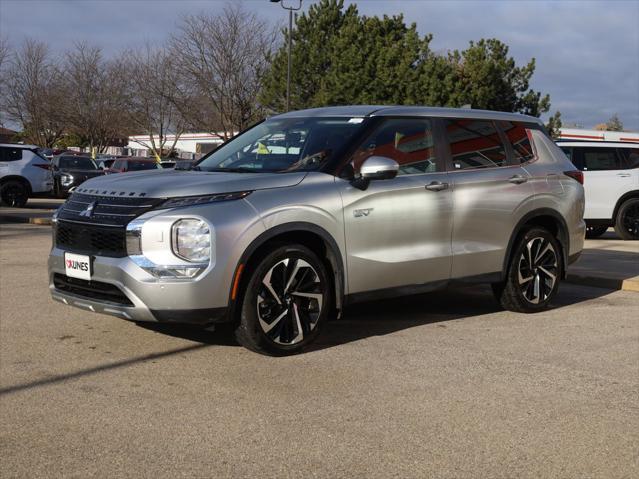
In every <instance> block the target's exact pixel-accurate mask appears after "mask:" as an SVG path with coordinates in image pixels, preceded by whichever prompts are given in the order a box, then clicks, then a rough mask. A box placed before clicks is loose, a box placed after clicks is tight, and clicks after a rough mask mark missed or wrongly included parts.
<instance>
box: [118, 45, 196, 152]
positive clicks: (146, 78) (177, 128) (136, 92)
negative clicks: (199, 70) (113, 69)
mask: <svg viewBox="0 0 639 479" xmlns="http://www.w3.org/2000/svg"><path fill="white" fill-rule="evenodd" d="M123 62H124V63H126V65H127V68H126V70H127V77H128V79H129V85H128V86H129V89H128V97H127V105H128V109H127V111H128V114H129V119H130V124H131V128H132V129H135V131H136V132H137V133H141V134H145V135H148V136H149V141H138V143H140V145H142V146H144V147H145V148H148V149H149V150H151V151H152V153H153V155H154V156H155V157H156V159H157V160H158V161H159V159H160V158H161V157H162V155H163V152H164V151H166V150H169V151H173V150H174V149H175V145H176V143H177V141H178V139H179V137H180V135H181V134H182V133H183V132H184V120H183V118H182V115H181V114H180V111H179V110H178V108H177V107H176V104H175V102H174V101H173V89H174V85H175V83H176V78H175V75H176V70H175V63H174V61H173V58H172V56H171V55H170V54H169V52H168V51H166V50H165V49H153V48H152V47H151V46H150V45H146V47H145V49H144V50H142V51H138V52H126V53H125V54H124V56H123ZM169 135H171V136H173V138H172V140H171V141H170V142H169V140H168V137H169Z"/></svg>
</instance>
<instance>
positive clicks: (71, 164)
mask: <svg viewBox="0 0 639 479" xmlns="http://www.w3.org/2000/svg"><path fill="white" fill-rule="evenodd" d="M58 166H59V167H60V168H63V169H68V170H97V169H98V167H97V166H96V164H95V163H94V162H93V160H92V159H91V158H86V157H82V156H62V157H60V160H59V163H58Z"/></svg>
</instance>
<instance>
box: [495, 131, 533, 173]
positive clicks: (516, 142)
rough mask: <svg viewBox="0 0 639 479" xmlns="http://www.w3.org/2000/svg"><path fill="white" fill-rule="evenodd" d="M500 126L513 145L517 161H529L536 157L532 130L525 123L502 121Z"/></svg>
mask: <svg viewBox="0 0 639 479" xmlns="http://www.w3.org/2000/svg"><path fill="white" fill-rule="evenodd" d="M499 126H501V129H502V131H503V132H504V134H505V135H506V137H507V138H508V141H510V144H511V145H512V147H513V155H514V157H515V163H528V162H529V161H532V160H534V159H535V150H534V148H533V144H532V141H531V139H530V130H529V129H528V128H526V126H525V125H524V124H523V123H519V122H512V121H500V122H499Z"/></svg>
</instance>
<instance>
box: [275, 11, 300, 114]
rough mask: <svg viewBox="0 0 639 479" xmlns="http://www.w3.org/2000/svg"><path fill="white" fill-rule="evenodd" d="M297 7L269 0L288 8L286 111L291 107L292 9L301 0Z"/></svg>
mask: <svg viewBox="0 0 639 479" xmlns="http://www.w3.org/2000/svg"><path fill="white" fill-rule="evenodd" d="M297 2H298V4H297V8H295V7H293V6H292V5H290V6H288V7H287V6H286V5H284V0H271V3H279V4H280V7H282V8H283V9H284V10H288V66H287V68H286V111H289V110H290V109H291V42H292V41H293V39H292V37H293V11H295V10H299V9H300V8H302V0H297Z"/></svg>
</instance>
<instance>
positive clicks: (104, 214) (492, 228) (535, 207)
mask: <svg viewBox="0 0 639 479" xmlns="http://www.w3.org/2000/svg"><path fill="white" fill-rule="evenodd" d="M272 138H281V141H282V144H283V145H284V146H283V147H282V148H281V149H280V148H279V147H278V149H277V151H271V150H270V149H269V146H268V145H269V140H270V139H272ZM278 141H279V140H278ZM289 145H290V146H291V148H288V146H289ZM280 146H281V145H280ZM581 180H582V174H581V172H580V171H578V170H577V169H576V168H575V167H574V166H573V165H572V164H571V163H570V161H568V159H567V158H566V156H565V155H564V154H563V152H562V151H561V150H560V149H559V148H558V147H557V145H555V143H553V142H552V140H551V139H550V138H549V137H548V135H547V133H546V131H545V129H544V128H543V125H542V124H541V122H540V121H539V120H538V119H537V118H533V117H529V116H523V115H518V114H512V113H499V112H488V111H477V110H454V109H444V108H424V107H372V106H350V107H332V108H321V109H315V110H305V111H296V112H290V113H286V114H283V115H279V116H275V117H273V118H270V119H268V120H266V121H264V122H262V123H260V124H258V125H256V126H254V127H253V128H250V129H248V130H247V131H245V132H244V133H242V134H240V135H238V136H236V137H235V138H233V139H232V140H230V141H229V142H227V143H225V144H224V145H223V146H221V147H220V148H218V149H217V150H215V151H214V152H212V153H211V154H209V155H207V156H205V157H204V158H203V159H202V160H201V161H200V162H198V163H197V165H195V166H194V167H193V168H192V169H190V170H189V171H181V170H161V171H154V172H146V173H136V174H131V175H125V176H119V175H109V176H106V177H103V178H94V179H91V180H89V181H87V182H86V183H85V184H84V185H82V186H80V187H79V188H78V189H77V190H76V191H75V192H74V193H73V195H72V196H71V198H70V199H69V201H68V202H67V203H65V204H64V205H63V206H62V207H61V208H60V209H59V210H58V213H57V215H56V218H55V222H56V226H55V229H54V230H55V240H54V246H53V248H52V250H51V254H50V257H49V274H50V289H51V293H52V296H53V298H54V299H55V300H57V301H60V302H62V303H64V304H68V305H72V306H77V307H80V308H84V309H89V310H91V311H96V312H102V313H106V314H111V315H115V316H118V317H120V318H124V319H128V320H135V321H160V322H182V323H185V322H186V323H188V322H190V323H195V324H199V325H204V326H210V325H212V324H216V323H218V322H224V321H226V322H231V324H232V325H233V327H234V328H235V334H236V337H237V339H238V341H239V342H240V343H241V344H243V345H245V346H246V347H248V348H250V349H252V350H255V351H259V352H262V353H267V354H274V355H281V354H290V353H294V352H298V351H300V350H301V349H302V348H304V347H305V346H307V345H308V344H309V343H311V342H313V341H314V340H315V338H316V337H317V335H318V334H319V332H320V330H321V329H322V328H323V327H324V326H325V322H326V321H327V319H328V318H329V317H331V316H337V315H339V311H341V310H342V308H343V307H344V305H346V304H349V303H352V302H356V301H361V300H365V299H370V298H375V299H381V298H385V297H388V296H392V295H397V294H414V293H418V292H424V291H431V290H434V289H437V288H441V287H443V286H445V285H448V284H450V283H451V282H467V283H481V282H485V283H489V284H491V285H492V289H493V292H494V294H495V297H496V298H497V300H498V301H499V303H500V304H501V305H502V306H503V307H504V308H507V309H509V310H512V311H518V312H523V313H534V312H537V311H541V310H543V309H545V308H546V307H547V306H548V304H549V303H550V302H551V301H552V300H553V298H554V297H555V294H556V293H557V288H558V286H559V282H560V280H561V279H562V278H564V277H565V274H566V268H567V266H568V265H569V264H570V263H572V262H573V261H575V260H576V259H577V258H578V257H579V255H580V253H581V250H582V248H583V242H584V233H585V223H584V221H583V209H584V191H583V187H582V185H581ZM425 307H426V308H427V305H426V306H425Z"/></svg>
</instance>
